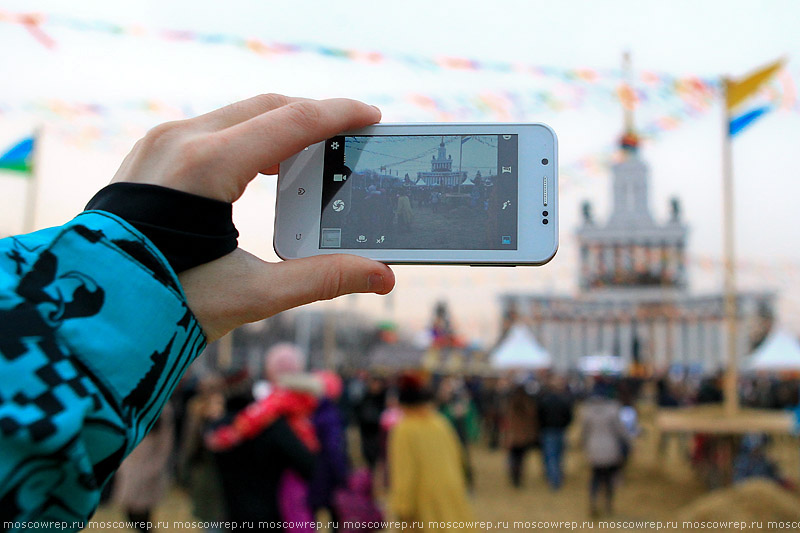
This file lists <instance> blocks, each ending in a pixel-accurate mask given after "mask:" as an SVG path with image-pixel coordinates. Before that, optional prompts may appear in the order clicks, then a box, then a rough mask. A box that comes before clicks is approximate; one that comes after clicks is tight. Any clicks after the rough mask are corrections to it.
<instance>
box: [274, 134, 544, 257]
mask: <svg viewBox="0 0 800 533" xmlns="http://www.w3.org/2000/svg"><path fill="white" fill-rule="evenodd" d="M273 244H274V247H275V252H276V253H277V254H278V256H280V257H281V258H283V259H294V258H300V257H308V256H313V255H320V254H333V253H348V254H356V255H360V256H364V257H368V258H371V259H375V260H378V261H382V262H384V263H393V264H467V265H476V266H477V265H481V266H489V265H507V266H513V265H542V264H544V263H547V262H548V261H550V259H552V258H553V256H554V255H555V253H556V250H557V249H558V146H557V139H556V135H555V132H554V131H553V130H552V129H551V128H550V127H548V126H546V125H544V124H498V123H480V124H447V123H445V124H377V125H374V126H370V127H367V128H363V129H361V130H358V131H352V132H348V133H343V134H341V135H338V136H336V137H333V138H331V139H328V140H327V141H325V142H321V143H317V144H315V145H313V146H309V147H308V148H306V149H304V150H303V151H301V152H300V153H298V154H296V155H295V156H293V157H291V158H289V159H287V160H286V161H284V162H283V163H281V165H280V173H279V176H278V195H277V203H276V207H275V233H274V240H273Z"/></svg>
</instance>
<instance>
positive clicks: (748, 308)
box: [501, 120, 774, 373]
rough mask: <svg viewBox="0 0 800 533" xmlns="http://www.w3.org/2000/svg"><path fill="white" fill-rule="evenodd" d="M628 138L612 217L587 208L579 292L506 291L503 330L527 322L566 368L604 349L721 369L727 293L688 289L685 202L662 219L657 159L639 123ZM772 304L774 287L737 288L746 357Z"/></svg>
mask: <svg viewBox="0 0 800 533" xmlns="http://www.w3.org/2000/svg"><path fill="white" fill-rule="evenodd" d="M627 123H628V124H629V125H630V124H632V120H629V121H627ZM621 145H622V149H623V153H624V158H623V160H622V161H621V162H619V163H616V164H615V165H613V167H612V169H611V171H612V188H613V189H612V197H613V208H612V212H611V216H610V217H609V218H608V220H607V221H606V222H605V223H602V222H600V221H596V220H595V219H594V218H593V216H592V213H591V206H590V205H589V203H588V202H587V203H585V204H584V206H583V224H582V225H581V227H580V228H579V229H578V231H577V237H578V243H579V246H580V271H579V276H580V278H579V292H578V294H576V295H574V296H573V295H563V296H544V295H538V294H506V295H503V296H502V297H501V298H502V305H503V308H504V310H505V312H504V320H505V324H504V328H503V330H504V331H507V330H508V328H509V326H510V325H511V323H513V322H516V321H522V322H525V323H527V324H528V326H529V327H530V329H531V331H532V333H533V335H534V336H535V338H536V339H537V341H538V342H539V343H540V344H541V345H542V346H543V347H544V349H545V350H546V351H547V352H548V353H549V354H550V355H551V356H552V361H553V367H554V368H555V369H557V370H562V371H563V370H567V369H574V368H577V367H578V365H579V361H580V359H581V357H583V356H587V355H592V354H596V353H604V354H612V355H614V356H618V357H620V358H621V359H622V361H621V363H622V366H623V367H624V368H626V369H631V370H636V371H638V372H640V373H649V372H655V371H661V370H664V369H667V368H671V367H673V366H674V365H681V366H683V367H688V368H694V369H696V370H702V371H703V372H715V371H717V370H719V369H720V368H721V367H722V366H724V361H725V357H726V354H727V345H726V342H727V334H726V328H725V320H724V316H725V315H724V306H723V295H722V293H721V292H720V293H717V294H708V295H694V294H691V293H690V292H689V290H688V280H687V272H686V237H687V227H686V226H685V224H684V223H683V222H682V220H681V213H680V204H679V203H678V200H677V199H673V200H672V201H671V202H672V213H671V216H670V218H669V220H667V221H665V222H658V221H656V220H655V219H654V218H653V216H652V214H651V212H650V209H649V206H648V181H649V176H648V174H649V171H648V166H647V164H646V163H645V162H644V161H643V160H642V159H641V157H640V156H639V153H638V149H637V148H638V138H637V137H636V135H635V133H633V128H632V127H630V126H629V127H628V128H627V133H626V134H625V135H624V136H623V137H622V140H621ZM773 308H774V295H773V294H771V293H768V292H740V293H739V294H738V298H737V310H738V321H739V324H738V339H737V350H738V353H739V354H740V357H741V358H744V356H745V355H747V354H749V353H750V352H751V351H752V348H753V345H754V344H755V343H757V342H759V341H760V340H761V339H763V338H764V336H765V335H766V333H767V331H768V329H769V327H770V325H771V322H772V316H773Z"/></svg>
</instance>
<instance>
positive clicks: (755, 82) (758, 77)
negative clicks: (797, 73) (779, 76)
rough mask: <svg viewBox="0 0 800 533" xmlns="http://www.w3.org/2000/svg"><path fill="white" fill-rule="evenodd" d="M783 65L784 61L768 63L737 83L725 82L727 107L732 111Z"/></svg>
mask: <svg viewBox="0 0 800 533" xmlns="http://www.w3.org/2000/svg"><path fill="white" fill-rule="evenodd" d="M783 64H784V59H779V60H778V61H775V62H774V63H770V64H769V65H767V66H766V67H763V68H761V69H759V70H757V71H756V72H753V73H752V74H750V75H749V76H747V77H746V78H744V79H742V80H738V81H733V80H728V81H727V84H726V85H727V95H726V97H727V102H726V103H727V106H728V109H732V108H734V107H736V106H737V105H739V104H740V103H742V102H743V101H744V100H745V99H747V98H748V97H749V96H751V95H752V94H754V93H755V92H756V91H757V90H758V88H759V87H761V85H763V84H764V83H765V82H767V81H768V80H769V79H770V78H771V77H772V76H773V75H774V74H775V73H776V72H778V71H779V70H780V69H781V68H782V67H783Z"/></svg>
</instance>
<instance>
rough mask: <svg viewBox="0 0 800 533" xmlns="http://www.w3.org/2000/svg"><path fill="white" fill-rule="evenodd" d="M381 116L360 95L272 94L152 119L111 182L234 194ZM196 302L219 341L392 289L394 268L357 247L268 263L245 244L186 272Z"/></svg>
mask: <svg viewBox="0 0 800 533" xmlns="http://www.w3.org/2000/svg"><path fill="white" fill-rule="evenodd" d="M379 120H380V111H378V109H377V108H375V107H372V106H369V105H366V104H363V103H361V102H357V101H355V100H346V99H333V100H321V101H316V100H305V99H300V98H289V97H286V96H281V95H275V94H268V95H262V96H256V97H254V98H251V99H249V100H245V101H242V102H238V103H236V104H232V105H229V106H227V107H223V108H222V109H218V110H216V111H212V112H211V113H208V114H205V115H202V116H199V117H196V118H192V119H188V120H182V121H177V122H168V123H166V124H162V125H160V126H157V127H155V128H153V129H152V130H151V131H150V132H148V133H147V135H146V136H145V137H144V138H143V139H141V140H140V141H139V142H137V143H136V145H135V146H134V147H133V150H132V151H131V153H130V154H128V156H127V157H126V158H125V160H124V161H123V162H122V166H121V167H120V169H119V170H118V171H117V174H116V175H115V176H114V179H113V180H112V182H118V181H124V182H134V183H150V184H154V185H161V186H163V187H170V188H173V189H178V190H182V191H185V192H190V193H193V194H197V195H200V196H205V197H208V198H214V199H216V200H222V201H224V202H234V201H236V200H237V199H239V197H241V196H242V194H243V193H244V191H245V188H246V187H247V185H248V183H250V181H252V179H253V178H255V177H256V175H258V174H259V173H262V174H276V173H277V172H278V165H279V164H280V162H281V161H283V160H284V159H286V158H287V157H289V156H291V155H293V154H295V153H297V152H299V151H300V150H302V149H303V148H305V147H306V146H309V145H311V144H314V143H316V142H320V141H323V140H325V139H328V138H330V137H332V136H334V135H336V134H338V133H341V132H342V131H346V130H350V129H356V128H360V127H364V126H368V125H370V124H374V123H375V122H378V121H379ZM179 277H180V281H181V284H182V285H183V288H184V291H185V292H186V297H187V299H188V301H189V307H190V308H191V310H192V312H194V314H195V316H196V317H197V320H198V321H199V322H200V325H201V326H202V327H203V330H204V331H205V333H206V336H207V337H208V341H209V342H212V341H214V340H216V339H218V338H220V337H222V336H223V335H225V334H226V333H227V332H229V331H231V330H233V329H235V328H237V327H239V326H241V325H242V324H246V323H248V322H255V321H257V320H262V319H264V318H267V317H270V316H272V315H274V314H277V313H280V312H281V311H285V310H287V309H291V308H292V307H297V306H299V305H304V304H307V303H311V302H314V301H317V300H329V299H332V298H336V297H337V296H341V295H344V294H350V293H354V292H371V293H377V294H387V293H389V292H390V291H391V290H392V288H393V287H394V274H393V273H392V271H391V269H390V268H389V267H388V266H386V265H384V264H382V263H378V262H376V261H372V260H370V259H365V258H363V257H357V256H351V255H324V256H317V257H310V258H306V259H294V260H291V261H284V262H280V263H267V262H265V261H262V260H260V259H258V258H257V257H255V256H253V255H251V254H249V253H247V252H245V251H244V250H242V249H241V248H237V249H236V250H234V251H233V252H232V253H230V254H228V255H226V256H224V257H221V258H219V259H217V260H215V261H211V262H210V263H206V264H204V265H200V266H198V267H195V268H193V269H191V270H187V271H185V272H183V273H181V274H180V276H179Z"/></svg>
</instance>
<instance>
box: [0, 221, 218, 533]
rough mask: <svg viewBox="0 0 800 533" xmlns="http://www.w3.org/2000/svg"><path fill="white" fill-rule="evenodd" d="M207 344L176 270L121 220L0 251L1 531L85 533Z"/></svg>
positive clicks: (64, 230)
mask: <svg viewBox="0 0 800 533" xmlns="http://www.w3.org/2000/svg"><path fill="white" fill-rule="evenodd" d="M205 344H206V340H205V336H204V334H203V331H202V330H201V328H200V326H199V324H198V323H197V320H196V319H195V317H194V315H193V314H192V313H191V311H190V310H189V308H188V307H187V304H186V297H185V295H184V293H183V290H182V288H181V286H180V284H179V282H178V279H177V277H176V275H175V273H174V272H173V271H172V269H171V268H170V266H169V264H168V263H167V261H166V260H165V259H164V257H163V256H162V254H161V253H160V252H159V251H158V249H156V248H155V246H153V245H152V243H150V241H148V240H147V239H146V238H145V237H144V236H142V235H141V234H140V233H139V232H138V231H136V230H135V229H134V228H133V227H131V226H130V225H129V224H127V223H126V222H125V221H123V220H122V219H120V218H117V217H115V216H113V215H110V214H109V213H106V212H102V211H87V212H84V213H82V214H80V215H79V216H77V217H76V218H75V219H73V220H72V221H71V222H69V223H68V224H66V225H64V226H61V227H57V228H51V229H47V230H42V231H39V232H36V233H32V234H29V235H23V236H17V237H9V238H6V239H3V240H0V531H15V530H18V529H23V528H28V527H31V526H30V524H28V525H25V524H23V523H24V522H37V524H36V525H37V526H38V529H39V530H45V531H46V530H48V529H49V528H48V527H47V524H48V522H50V521H59V522H62V523H61V524H59V525H58V526H56V525H55V524H54V525H53V529H58V530H60V531H64V527H63V526H64V523H66V524H68V527H67V528H66V530H77V529H80V528H81V526H82V525H83V521H85V520H87V519H88V518H89V517H90V516H91V514H92V513H93V512H94V510H95V508H96V507H97V504H98V502H99V498H100V490H101V488H102V487H103V484H104V483H105V482H106V481H107V480H108V479H109V478H110V476H111V474H112V473H113V472H114V471H115V470H116V469H117V467H118V466H119V464H120V463H121V462H122V460H123V458H125V456H127V455H128V453H130V452H131V450H133V448H134V447H135V446H136V445H137V444H138V443H139V441H141V440H142V438H143V437H144V435H146V434H147V432H148V431H149V429H150V427H151V426H152V425H153V423H154V422H155V420H156V419H157V418H158V416H159V414H160V413H161V409H162V407H163V406H164V404H165V403H166V402H167V400H168V399H169V397H170V395H171V394H172V391H173V390H174V389H175V387H176V385H177V384H178V381H179V380H180V378H181V376H182V375H183V373H184V372H185V370H186V368H187V367H188V366H189V364H190V363H191V362H192V361H193V360H194V359H195V357H197V355H198V354H199V353H200V352H202V350H203V349H204V347H205Z"/></svg>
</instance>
